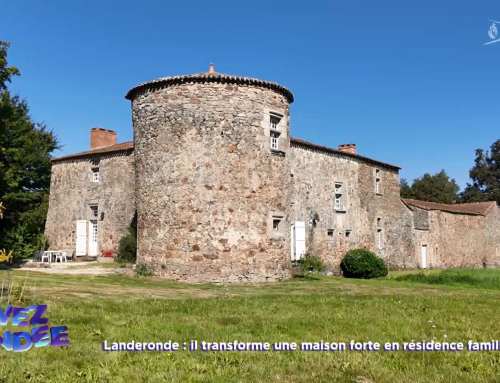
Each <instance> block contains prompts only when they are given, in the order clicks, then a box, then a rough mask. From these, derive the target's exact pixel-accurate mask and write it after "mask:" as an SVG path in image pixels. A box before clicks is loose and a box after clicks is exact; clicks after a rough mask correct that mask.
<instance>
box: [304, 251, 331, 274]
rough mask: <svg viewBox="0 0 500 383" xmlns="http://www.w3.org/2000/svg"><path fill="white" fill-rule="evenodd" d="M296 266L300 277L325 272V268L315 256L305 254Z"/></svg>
mask: <svg viewBox="0 0 500 383" xmlns="http://www.w3.org/2000/svg"><path fill="white" fill-rule="evenodd" d="M297 266H298V268H299V270H300V271H301V273H302V275H305V274H311V273H321V272H323V271H325V270H326V267H325V265H324V263H323V261H322V260H321V258H320V257H318V256H317V255H313V254H309V253H307V254H306V255H305V256H304V258H302V259H300V260H298V261H297Z"/></svg>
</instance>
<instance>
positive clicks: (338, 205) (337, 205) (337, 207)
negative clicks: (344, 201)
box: [335, 195, 341, 210]
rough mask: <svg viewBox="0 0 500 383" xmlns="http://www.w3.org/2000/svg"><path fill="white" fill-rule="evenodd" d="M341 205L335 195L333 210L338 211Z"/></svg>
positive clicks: (337, 196)
mask: <svg viewBox="0 0 500 383" xmlns="http://www.w3.org/2000/svg"><path fill="white" fill-rule="evenodd" d="M340 208H341V205H340V196H339V195H336V196H335V210H340Z"/></svg>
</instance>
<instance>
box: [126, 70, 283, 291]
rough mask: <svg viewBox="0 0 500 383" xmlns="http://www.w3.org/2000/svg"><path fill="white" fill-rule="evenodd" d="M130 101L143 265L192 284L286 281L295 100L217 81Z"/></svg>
mask: <svg viewBox="0 0 500 383" xmlns="http://www.w3.org/2000/svg"><path fill="white" fill-rule="evenodd" d="M125 97H126V98H127V99H129V100H131V101H132V119H133V125H134V144H135V171H136V193H137V194H136V196H137V219H138V220H137V224H138V226H137V227H138V230H137V245H138V255H137V263H138V264H145V265H147V267H148V268H149V269H150V270H152V271H153V274H154V275H159V276H164V277H165V278H173V279H177V280H181V281H186V282H215V283H221V282H223V283H249V282H265V281H277V280H281V279H284V278H287V277H288V276H289V275H290V218H289V217H290V203H291V196H290V184H291V180H290V178H291V175H290V161H289V155H290V153H289V150H290V124H289V104H290V103H291V102H293V95H292V93H291V92H290V91H289V90H288V89H286V88H285V87H283V86H281V85H278V84H276V83H274V82H268V81H262V80H257V79H253V78H247V77H236V76H229V75H225V74H221V73H217V72H214V69H213V65H212V64H210V70H209V72H206V73H200V74H195V75H186V76H175V77H165V78H160V79H157V80H153V81H150V82H146V83H143V84H140V85H138V86H136V87H134V88H132V89H131V90H130V91H129V92H128V93H127V95H126V96H125Z"/></svg>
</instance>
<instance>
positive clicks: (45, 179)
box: [0, 41, 58, 257]
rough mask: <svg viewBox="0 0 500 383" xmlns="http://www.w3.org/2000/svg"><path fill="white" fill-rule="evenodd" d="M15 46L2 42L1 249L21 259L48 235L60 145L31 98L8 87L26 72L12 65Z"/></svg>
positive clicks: (0, 64)
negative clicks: (34, 115)
mask: <svg viewBox="0 0 500 383" xmlns="http://www.w3.org/2000/svg"><path fill="white" fill-rule="evenodd" d="M8 48H9V44H8V43H5V42H2V41H0V130H1V131H0V201H2V203H3V206H4V207H5V213H4V219H3V220H1V221H0V247H1V248H3V247H7V248H11V249H13V250H14V255H15V256H16V257H26V256H30V255H31V253H32V251H33V250H34V248H35V247H36V246H37V242H38V241H40V240H41V237H43V231H44V225H45V218H46V215H47V207H48V203H47V201H48V191H49V186H50V168H51V163H50V158H51V157H50V153H51V152H53V151H54V150H55V149H57V148H58V140H57V137H56V136H55V134H54V132H53V131H51V130H48V129H47V127H46V125H45V124H41V123H36V122H34V121H33V120H32V119H31V117H30V115H29V108H28V104H27V102H26V100H24V99H21V98H20V97H19V95H11V93H10V91H9V89H8V87H7V85H8V83H10V82H11V80H12V77H13V76H18V75H20V72H19V70H18V69H17V68H15V67H9V66H8V64H7V50H8Z"/></svg>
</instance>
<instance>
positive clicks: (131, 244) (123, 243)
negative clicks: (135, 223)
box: [118, 227, 137, 262]
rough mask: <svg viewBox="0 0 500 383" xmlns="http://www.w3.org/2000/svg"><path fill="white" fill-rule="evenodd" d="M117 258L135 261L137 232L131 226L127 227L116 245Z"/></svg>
mask: <svg viewBox="0 0 500 383" xmlns="http://www.w3.org/2000/svg"><path fill="white" fill-rule="evenodd" d="M118 258H120V259H122V260H124V261H126V262H135V260H136V259H137V234H136V232H135V230H134V228H133V227H130V228H129V229H128V233H127V235H124V236H123V237H122V239H121V240H120V244H119V245H118Z"/></svg>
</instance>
